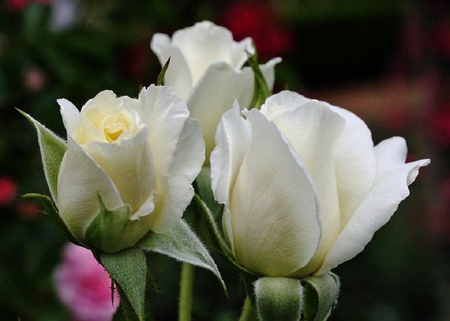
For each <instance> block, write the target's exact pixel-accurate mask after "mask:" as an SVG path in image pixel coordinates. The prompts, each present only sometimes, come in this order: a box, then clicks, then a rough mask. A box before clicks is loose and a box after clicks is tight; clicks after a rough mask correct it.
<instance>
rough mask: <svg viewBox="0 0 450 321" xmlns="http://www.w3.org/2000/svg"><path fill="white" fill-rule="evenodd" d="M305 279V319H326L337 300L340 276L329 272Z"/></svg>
mask: <svg viewBox="0 0 450 321" xmlns="http://www.w3.org/2000/svg"><path fill="white" fill-rule="evenodd" d="M303 281H304V283H305V308H304V318H305V320H307V321H322V320H326V319H327V318H328V317H329V316H330V314H331V311H332V310H333V308H334V307H335V305H336V302H337V297H338V295H339V288H340V282H339V277H338V276H337V275H336V274H334V273H332V272H328V273H327V274H323V275H319V276H310V277H307V278H305V279H303Z"/></svg>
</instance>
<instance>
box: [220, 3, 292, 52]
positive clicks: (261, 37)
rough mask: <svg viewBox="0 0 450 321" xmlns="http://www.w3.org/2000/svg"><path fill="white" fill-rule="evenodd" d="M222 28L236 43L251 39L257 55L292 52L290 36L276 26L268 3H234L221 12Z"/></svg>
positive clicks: (277, 23) (278, 25)
mask: <svg viewBox="0 0 450 321" xmlns="http://www.w3.org/2000/svg"><path fill="white" fill-rule="evenodd" d="M222 25H223V26H224V27H226V28H228V29H229V30H230V31H231V32H232V33H233V37H234V39H235V40H236V41H239V40H242V39H244V38H246V37H251V38H252V39H253V41H254V42H255V44H256V48H257V49H258V53H259V55H260V56H263V57H266V58H268V57H273V56H277V55H281V54H285V53H287V52H289V51H291V50H292V47H293V42H294V40H293V36H292V33H291V32H290V31H289V30H288V29H287V28H285V27H283V26H282V25H281V24H280V23H279V21H278V20H277V17H276V14H275V12H274V10H273V8H272V7H271V6H270V4H269V3H265V2H257V1H243V2H234V3H232V4H231V5H230V7H229V8H228V9H227V10H226V11H225V12H224V13H223V16H222Z"/></svg>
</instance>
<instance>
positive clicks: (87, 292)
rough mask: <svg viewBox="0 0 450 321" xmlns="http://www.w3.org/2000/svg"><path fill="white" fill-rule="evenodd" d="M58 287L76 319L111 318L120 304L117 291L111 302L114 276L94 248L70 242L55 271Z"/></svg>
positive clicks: (98, 319)
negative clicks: (93, 253)
mask: <svg viewBox="0 0 450 321" xmlns="http://www.w3.org/2000/svg"><path fill="white" fill-rule="evenodd" d="M54 276H55V281H56V290H57V292H58V295H59V297H60V299H61V301H62V302H63V303H65V304H66V305H67V307H68V308H69V310H70V311H71V312H72V313H73V315H74V317H75V320H76V321H106V320H111V319H112V316H113V314H114V312H115V311H116V309H117V307H118V305H119V296H118V294H117V292H114V305H113V303H112V302H111V279H110V278H109V275H108V273H107V272H106V271H105V270H104V268H103V267H102V266H101V265H100V264H99V263H98V262H97V261H96V259H95V258H94V256H93V255H92V253H91V251H89V250H87V249H85V248H83V247H80V246H77V245H74V244H72V243H69V244H67V245H66V247H65V249H64V253H63V261H62V263H61V265H60V266H59V267H58V268H57V270H56V271H55V274H54Z"/></svg>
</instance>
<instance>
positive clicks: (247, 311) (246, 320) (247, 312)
mask: <svg viewBox="0 0 450 321" xmlns="http://www.w3.org/2000/svg"><path fill="white" fill-rule="evenodd" d="M250 320H253V309H252V302H251V300H250V298H249V297H248V296H247V297H246V298H245V302H244V307H243V308H242V314H241V317H240V318H239V321H250Z"/></svg>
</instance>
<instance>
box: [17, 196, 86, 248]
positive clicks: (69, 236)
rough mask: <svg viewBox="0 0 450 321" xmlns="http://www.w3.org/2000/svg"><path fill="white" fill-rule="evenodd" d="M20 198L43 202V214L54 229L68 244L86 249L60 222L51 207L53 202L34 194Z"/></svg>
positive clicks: (59, 217) (56, 211)
mask: <svg viewBox="0 0 450 321" xmlns="http://www.w3.org/2000/svg"><path fill="white" fill-rule="evenodd" d="M21 197H23V198H34V199H38V200H41V201H43V202H44V206H45V209H44V214H46V215H47V216H48V217H49V218H50V221H52V223H53V224H54V225H55V226H56V228H57V229H58V230H59V231H60V232H61V233H62V234H63V235H64V236H65V237H66V238H67V239H68V240H69V241H70V242H72V243H74V244H76V245H79V246H83V247H87V246H86V245H84V244H83V243H81V242H80V241H78V240H77V238H76V237H75V236H73V234H72V233H71V232H70V230H69V229H68V228H67V225H66V224H65V223H64V221H63V220H62V218H61V216H59V213H58V210H57V209H56V208H55V206H54V205H53V202H52V200H51V198H50V197H48V196H47V195H42V194H36V193H28V194H25V195H22V196H21Z"/></svg>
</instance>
